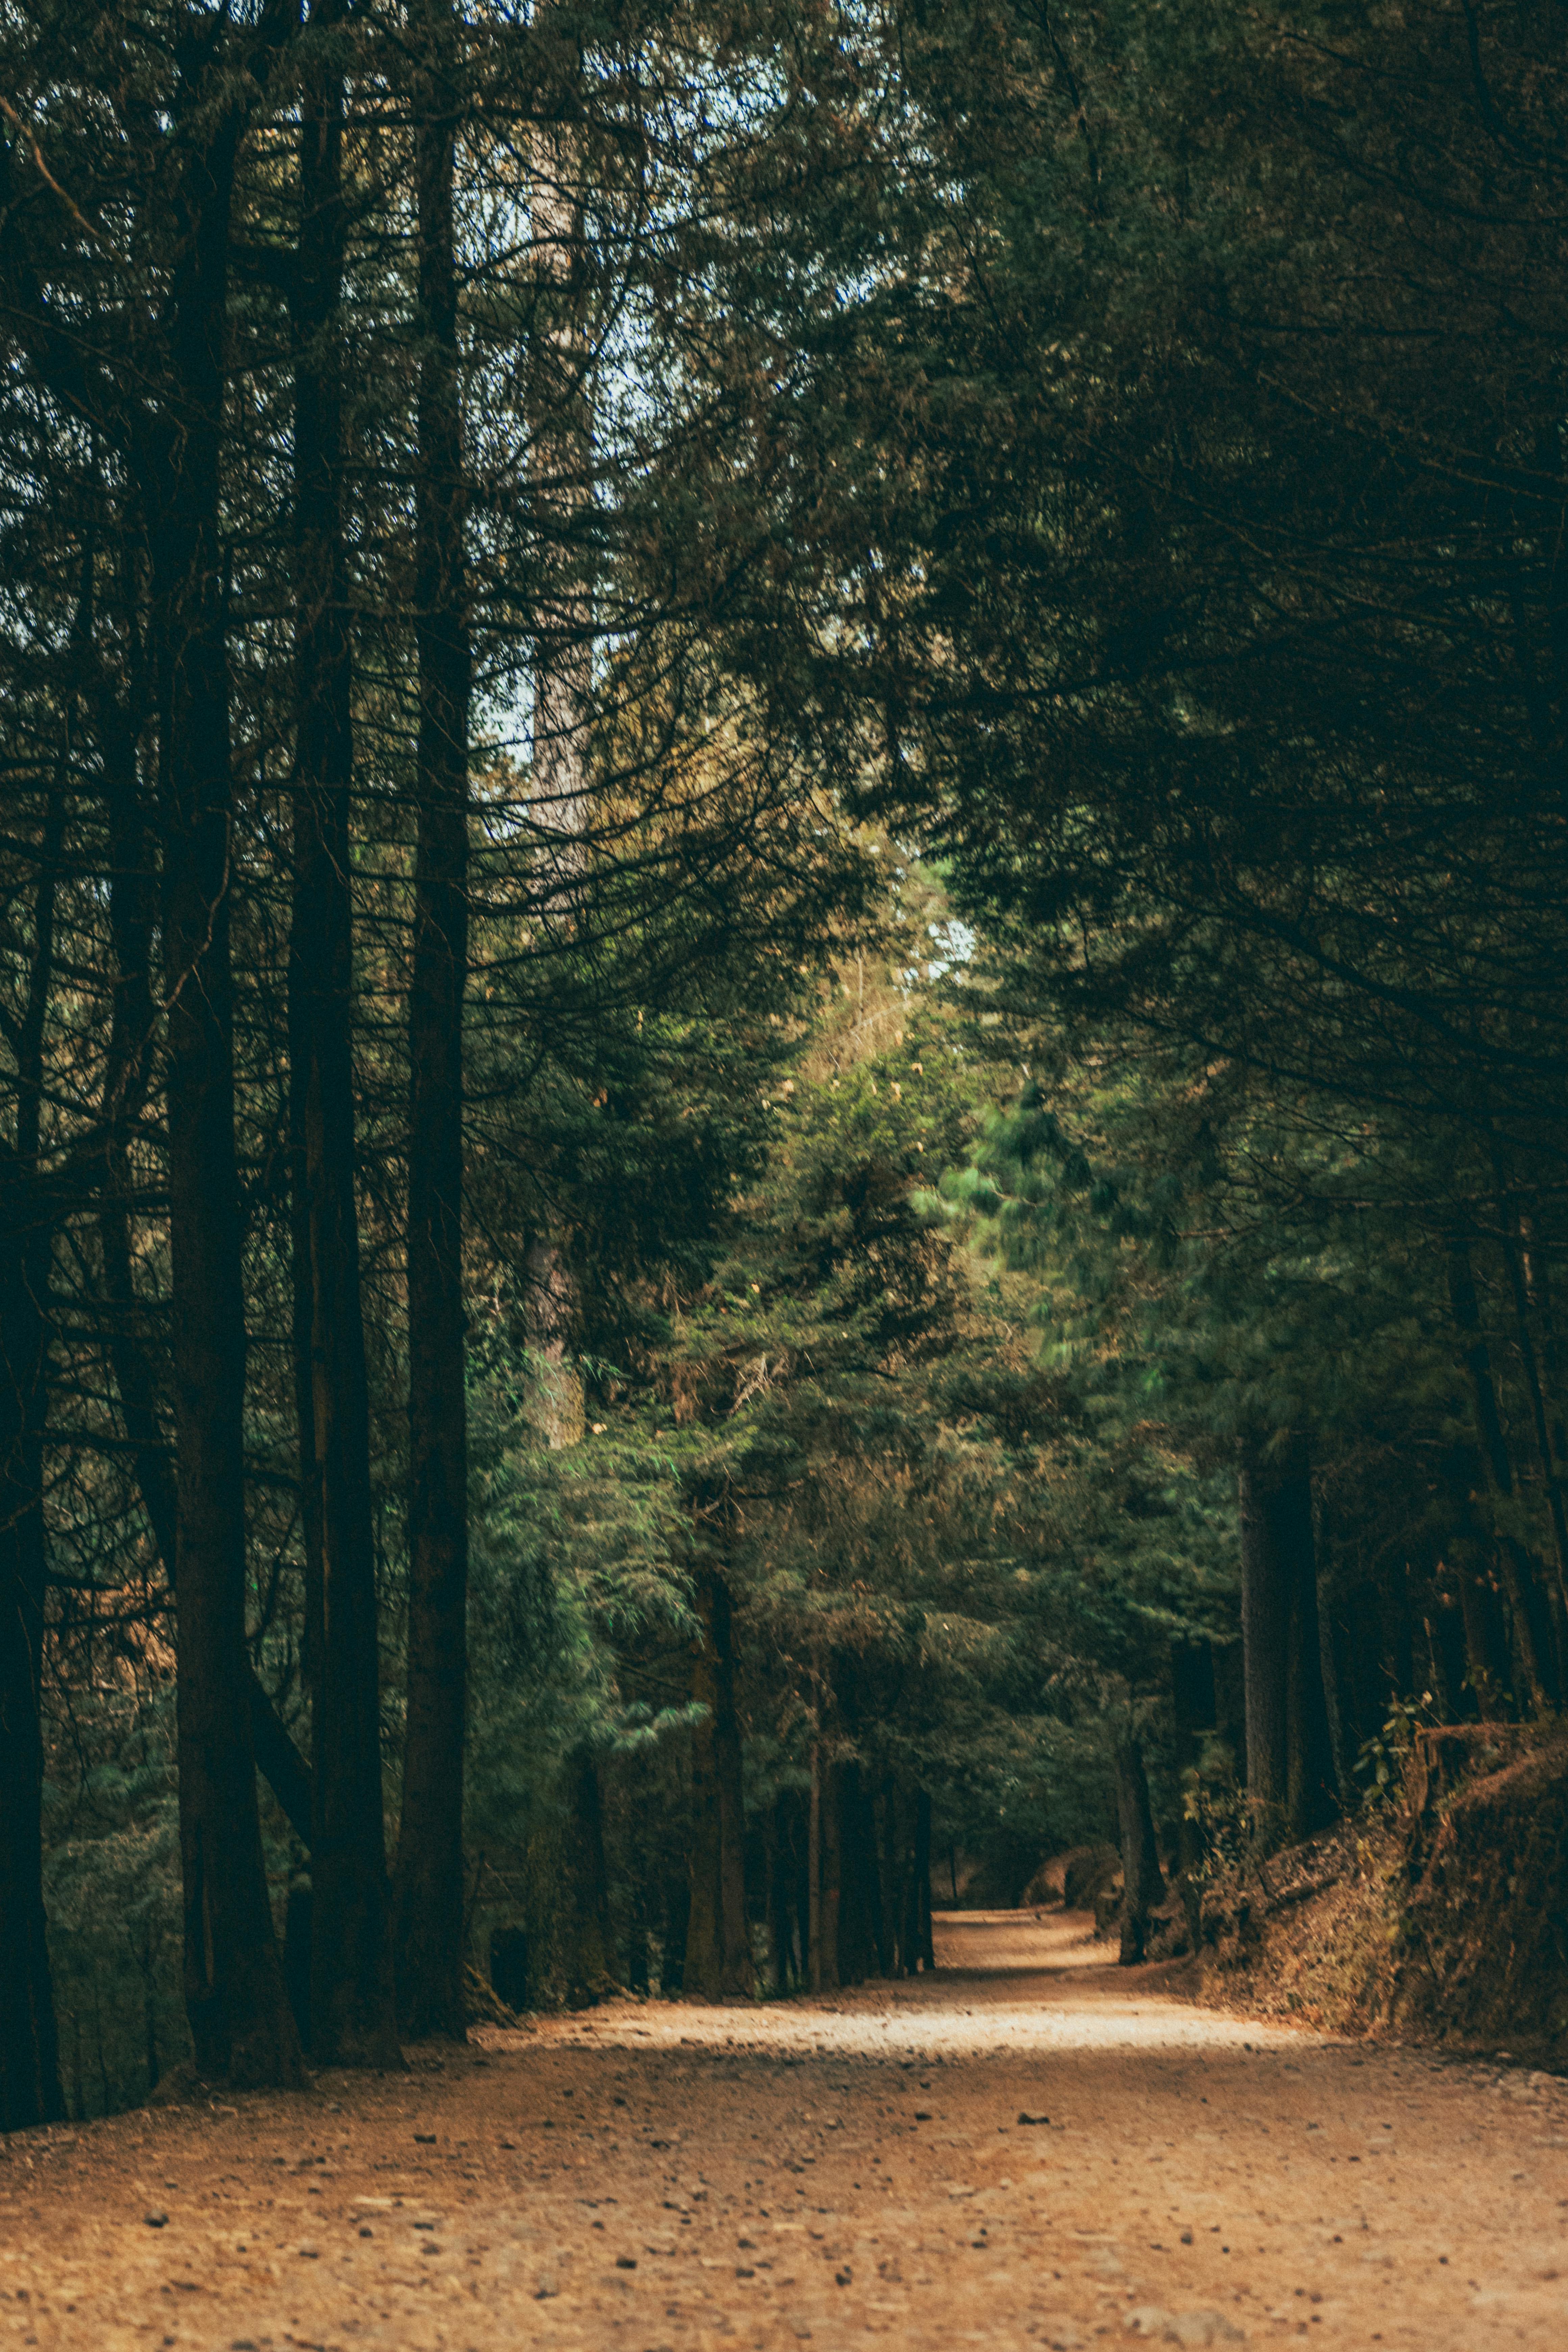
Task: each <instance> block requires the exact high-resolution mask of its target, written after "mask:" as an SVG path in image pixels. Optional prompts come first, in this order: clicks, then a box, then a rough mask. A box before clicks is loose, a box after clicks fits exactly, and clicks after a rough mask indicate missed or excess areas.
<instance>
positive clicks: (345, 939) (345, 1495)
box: [289, 0, 399, 2067]
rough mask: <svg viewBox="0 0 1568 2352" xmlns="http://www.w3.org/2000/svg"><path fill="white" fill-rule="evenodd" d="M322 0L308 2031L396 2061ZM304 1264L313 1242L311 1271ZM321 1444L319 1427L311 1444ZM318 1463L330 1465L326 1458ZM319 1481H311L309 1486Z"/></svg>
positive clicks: (300, 528)
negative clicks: (360, 1160) (357, 1122)
mask: <svg viewBox="0 0 1568 2352" xmlns="http://www.w3.org/2000/svg"><path fill="white" fill-rule="evenodd" d="M341 18H342V0H313V5H312V7H311V11H310V34H311V36H312V38H311V39H310V41H309V42H308V44H307V46H306V47H305V49H304V50H303V52H302V76H301V79H302V92H301V104H300V229H299V249H298V252H297V255H296V267H295V280H294V285H295V295H294V320H293V324H294V337H295V365H294V598H295V608H294V710H295V750H294V777H293V792H294V903H293V909H292V920H291V926H290V932H289V1038H290V1048H291V1054H292V1056H293V1058H292V1061H291V1066H290V1071H289V1084H290V1090H291V1099H292V1106H293V1126H294V1128H295V1130H296V1132H297V1133H298V1135H299V1138H300V1143H301V1145H302V1151H301V1153H300V1158H299V1160H297V1161H296V1165H295V1170H294V1177H295V1183H296V1186H299V1185H301V1184H302V1186H303V1191H304V1204H305V1238H306V1241H307V1244H308V1248H307V1255H308V1266H307V1269H306V1270H307V1273H308V1277H309V1283H310V1294H309V1296H310V1426H309V1430H308V1432H302V1433H301V1434H302V1436H308V1440H309V1443H310V1446H311V1449H312V1453H313V1464H312V1463H311V1462H310V1460H309V1459H307V1460H306V1461H305V1462H303V1463H302V1465H301V1466H302V1468H303V1469H304V1471H305V1476H304V1479H303V1480H302V1485H303V1486H304V1487H305V1489H306V1492H307V1496H308V1497H309V1504H308V1507H314V1508H317V1509H319V1512H320V1525H319V1541H320V1547H321V1570H320V1600H319V1611H320V1617H319V1626H318V1628H317V1629H316V1631H317V1638H318V1643H319V1648H318V1650H317V1654H316V1655H315V1656H314V1657H313V1659H312V1661H311V1664H312V1666H313V1669H314V1690H313V1705H312V1723H313V1726H314V1746H315V1819H314V1823H313V1835H312V1837H311V1841H310V1890H311V1902H310V2032H311V2046H312V2054H313V2055H314V2057H315V2059H316V2061H317V2063H318V2064H320V2065H330V2066H378V2067H385V2066H392V2065H395V2064H396V2063H397V2062H398V2055H399V2053H398V2048H397V2021H396V2015H395V2006H394V1998H393V1972H392V1940H391V1921H390V1916H389V1902H388V1889H387V1880H386V1832H385V1821H384V1809H383V1798H382V1784H381V1685H380V1656H379V1650H378V1643H377V1624H376V1594H375V1543H374V1527H373V1522H372V1502H371V1479H370V1398H369V1393H368V1388H367V1383H366V1379H365V1360H364V1318H363V1308H362V1306H361V1298H360V1247H359V1214H358V1207H357V1202H356V1199H355V1139H354V1098H355V1087H354V1068H353V894H352V890H351V887H350V877H351V874H352V850H351V842H350V823H351V808H350V802H351V793H352V789H353V641H352V635H351V631H350V625H349V580H348V559H347V553H346V551H345V547H344V543H343V422H342V365H343V352H342V278H343V247H344V235H345V222H344V205H343V189H342V134H343V85H342V77H341V75H340V74H339V73H337V72H336V71H335V70H334V69H333V68H332V66H331V62H330V60H329V59H328V58H325V57H323V55H322V51H321V46H320V40H319V38H317V37H321V36H324V37H326V38H327V39H328V40H331V37H332V34H333V32H334V29H335V27H336V26H337V25H338V23H339V22H340V21H341ZM299 1275H300V1267H299V1265H298V1260H297V1259H296V1266H295V1279H296V1281H298V1279H299ZM303 1452H304V1447H303V1445H302V1446H301V1453H302V1454H303ZM312 1468H313V1472H314V1477H313V1479H312V1477H311V1470H312ZM312 1486H313V1490H314V1491H313V1493H312V1492H311V1489H312Z"/></svg>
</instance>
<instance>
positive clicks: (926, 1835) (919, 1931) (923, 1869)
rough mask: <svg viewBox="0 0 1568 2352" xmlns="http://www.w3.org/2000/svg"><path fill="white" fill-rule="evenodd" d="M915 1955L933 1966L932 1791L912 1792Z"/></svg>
mask: <svg viewBox="0 0 1568 2352" xmlns="http://www.w3.org/2000/svg"><path fill="white" fill-rule="evenodd" d="M915 1905H916V1917H915V1943H914V1951H915V1957H916V1958H918V1960H919V1961H920V1963H921V1967H922V1968H924V1969H934V1968H935V1966H936V1947H935V1945H934V1944H933V1943H932V1941H931V1791H930V1790H929V1789H920V1790H916V1792H915Z"/></svg>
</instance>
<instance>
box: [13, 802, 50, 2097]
mask: <svg viewBox="0 0 1568 2352" xmlns="http://www.w3.org/2000/svg"><path fill="white" fill-rule="evenodd" d="M61 822H62V801H61V793H60V790H59V787H58V785H57V788H56V789H55V791H54V792H52V793H50V795H49V801H48V804H47V814H46V817H45V823H44V827H43V839H42V842H41V845H40V864H39V873H38V882H37V891H36V893H35V898H34V923H33V957H32V969H31V971H30V972H29V974H28V988H27V1001H26V1008H25V1011H24V1013H23V1018H22V1022H21V1024H20V1033H19V1035H18V1037H17V1040H16V1097H17V1102H16V1137H15V1140H14V1141H12V1140H10V1139H7V1140H5V1142H4V1143H0V2130H3V2131H15V2130H17V2129H19V2128H21V2127H22V2126H25V2125H27V2124H38V2123H53V2122H56V2121H58V2119H59V2118H60V2117H61V2116H63V2115H64V2114H65V2101H64V2097H63V2095H62V2093H61V2089H60V2074H59V2040H58V2028H57V2025H56V2021H55V1997H54V1985H53V1981H52V1979H51V1977H50V1974H49V1954H48V1944H47V1936H46V1923H45V1918H44V1884H43V1831H42V1815H41V1805H42V1800H43V1780H44V1753H43V1738H42V1727H41V1724H40V1720H39V1711H38V1693H39V1679H40V1670H41V1665H42V1659H43V1639H44V1596H45V1590H46V1585H47V1549H46V1541H45V1528H44V1434H45V1427H46V1419H47V1376H48V1349H49V1321H48V1303H47V1302H48V1288H49V1262H50V1259H51V1256H52V1255H53V1250H54V1230H53V1223H52V1220H51V1218H50V1217H49V1216H48V1214H47V1211H46V1206H45V1202H44V1198H43V1192H42V1188H41V1186H40V1184H39V1181H38V1178H39V1169H38V1146H39V1139H40V1132H41V1123H40V1116H39V1114H40V1108H41V1104H42V1098H43V1039H44V1021H45V1014H46V1011H47V1003H48V995H49V987H50V982H51V978H52V973H53V963H54V907H55V884H56V876H57V872H58V864H59V849H60V830H61Z"/></svg>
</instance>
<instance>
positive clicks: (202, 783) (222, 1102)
mask: <svg viewBox="0 0 1568 2352" xmlns="http://www.w3.org/2000/svg"><path fill="white" fill-rule="evenodd" d="M204 95H205V99H206V100H207V102H208V103H210V102H211V96H210V93H204ZM242 121H243V118H242V116H241V115H240V113H239V112H238V111H237V110H234V111H230V110H225V112H224V115H223V118H222V121H221V122H220V124H219V126H218V128H217V129H216V131H215V132H214V134H213V136H212V138H211V140H210V142H208V143H206V144H205V145H204V146H203V147H202V148H201V149H200V150H198V152H196V153H195V154H194V155H193V156H192V157H191V159H190V161H189V162H188V163H187V165H186V169H185V173H184V198H185V204H186V208H187V214H188V216H189V218H190V221H191V229H190V236H189V244H188V248H187V251H186V253H185V255H184V258H183V259H182V262H181V265H180V268H179V269H178V270H177V272H176V274H175V278H174V289H175V300H174V325H173V328H172V331H171V345H172V356H173V359H174V373H175V379H176V383H177V386H178V392H179V406H180V409H181V413H182V420H183V425H184V430H183V432H182V433H181V434H180V436H178V437H177V438H176V439H175V441H174V444H173V445H172V449H171V454H170V457H169V460H168V466H167V470H166V472H165V475H164V477H163V481H162V482H161V484H160V489H161V493H162V495H161V498H160V500H159V511H158V513H157V515H156V518H155V522H154V528H153V534H152V537H153V594H154V609H155V615H156V620H155V628H156V642H157V645H158V648H159V670H160V676H159V688H160V694H159V699H160V706H161V712H160V715H161V719H162V734H163V786H164V790H163V807H164V840H163V956H164V992H165V996H166V999H167V1002H168V1024H167V1055H168V1136H169V1249H170V1261H171V1277H172V1279H171V1293H172V1296H171V1313H170V1325H171V1333H172V1341H173V1350H172V1352H173V1362H174V1403H175V1423H176V1433H177V1461H178V1513H179V1520H178V1531H177V1538H176V1560H177V1567H176V1582H177V1585H178V1591H179V1643H178V1667H177V1684H176V1714H177V1721H178V1735H179V1767H180V1847H181V1860H182V1864H183V1870H184V1927H185V1956H184V1987H185V2006H186V2011H187V2012H188V2015H189V2017H190V2022H191V2033H192V2039H193V2041H194V2043H195V2059H196V2064H197V2066H198V2067H199V2068H200V2070H201V2071H202V2072H203V2073H204V2074H208V2075H223V2076H226V2077H227V2078H228V2079H229V2080H230V2081H231V2082H232V2083H233V2084H236V2085H245V2084H296V2083H298V2082H299V2081H300V2079H301V2066H300V2044H299V2037H298V2035H297V2033H296V2032H295V2028H294V2021H293V2017H292V2015H291V2013H290V2011H289V2002H288V1998H287V1995H286V1993H285V1990H284V1986H283V1976H282V1970H281V1968H280V1966H279V1956H278V1949H277V1946H276V1943H275V1940H274V1937H273V1932H272V1915H271V1910H270V1907H269V1905H268V1895H267V1878H266V1871H265V1867H264V1864H263V1859H262V1851H261V1827H260V1819H259V1815H258V1810H257V1796H256V1766H255V1756H254V1751H253V1748H252V1744H251V1736H250V1710H249V1701H248V1681H249V1676H248V1673H247V1661H246V1654H245V1580H246V1526H245V1452H244V1405H245V1356H246V1328H245V1296H244V1286H243V1279H242V1274H241V1221H240V1203H239V1178H238V1168H237V1159H236V1150H235V1132H234V1118H235V1099H234V985H233V974H232V969H231V962H230V949H229V916H230V904H231V900H230V887H229V885H230V872H229V860H230V855H231V826H232V822H233V804H232V778H231V752H230V741H229V701H228V653H227V625H226V592H225V587H224V576H223V554H222V549H221V546H220V542H219V528H218V515H219V448H220V443H221V436H222V429H223V407H224V338H225V330H226V307H227V278H228V254H229V231H230V208H231V204H232V196H233V178H234V163H235V155H236V152H237V145H238V140H239V135H240V131H241V128H242Z"/></svg>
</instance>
